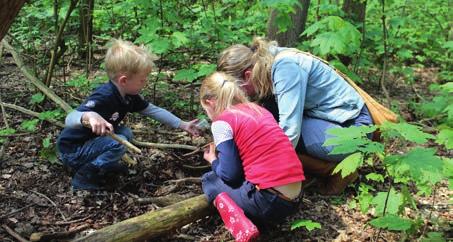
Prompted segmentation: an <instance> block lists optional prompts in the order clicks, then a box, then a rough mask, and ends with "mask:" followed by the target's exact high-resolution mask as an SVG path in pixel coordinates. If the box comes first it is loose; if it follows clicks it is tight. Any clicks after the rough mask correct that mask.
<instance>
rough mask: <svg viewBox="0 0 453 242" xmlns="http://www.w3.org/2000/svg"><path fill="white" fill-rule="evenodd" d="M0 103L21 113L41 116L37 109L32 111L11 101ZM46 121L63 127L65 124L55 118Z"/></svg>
mask: <svg viewBox="0 0 453 242" xmlns="http://www.w3.org/2000/svg"><path fill="white" fill-rule="evenodd" d="M0 105H2V107H3V106H5V107H7V108H10V109H14V110H17V111H19V112H21V113H25V114H28V115H30V116H33V117H36V118H39V116H40V113H38V112H35V111H31V110H29V109H26V108H24V107H21V106H17V105H14V104H11V103H4V102H1V101H0ZM46 121H48V122H50V123H53V124H55V125H57V126H59V127H61V128H63V127H64V124H63V123H61V122H59V121H56V120H53V119H46Z"/></svg>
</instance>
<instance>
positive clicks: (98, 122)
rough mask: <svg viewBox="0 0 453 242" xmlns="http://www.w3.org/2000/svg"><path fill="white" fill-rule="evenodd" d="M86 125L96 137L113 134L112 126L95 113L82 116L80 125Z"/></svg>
mask: <svg viewBox="0 0 453 242" xmlns="http://www.w3.org/2000/svg"><path fill="white" fill-rule="evenodd" d="M85 122H86V123H88V124H89V125H90V127H91V131H92V132H93V133H95V134H97V135H106V134H110V133H112V132H113V126H112V124H110V123H109V122H107V121H106V120H105V119H104V118H102V117H101V115H99V114H98V113H96V112H86V113H84V114H83V115H82V123H85Z"/></svg>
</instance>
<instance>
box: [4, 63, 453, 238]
mask: <svg viewBox="0 0 453 242" xmlns="http://www.w3.org/2000/svg"><path fill="white" fill-rule="evenodd" d="M435 72H436V70H432V69H424V70H420V71H419V72H417V78H419V79H421V81H418V82H417V83H424V85H428V84H429V83H432V82H435V81H436V80H435ZM75 73H76V72H74V73H72V75H75ZM388 85H389V89H390V91H391V95H392V98H393V101H394V103H396V104H397V106H399V109H400V110H401V113H402V116H403V117H404V118H405V119H406V120H408V121H414V120H413V118H414V114H412V113H411V111H410V109H409V105H408V104H409V101H410V100H417V95H418V94H420V95H425V94H426V93H418V94H417V95H416V94H415V93H414V91H420V92H421V91H423V90H427V87H426V86H414V87H413V88H411V86H410V85H408V84H405V83H404V82H403V81H402V80H401V79H400V80H398V79H395V80H392V81H390V80H389V81H388ZM30 88H33V87H32V85H31V84H29V83H28V82H27V81H26V79H25V77H24V76H23V75H22V73H21V72H20V71H19V69H18V68H17V67H16V66H15V65H14V63H13V62H12V60H11V58H7V59H6V60H5V59H3V61H2V62H1V63H0V90H1V92H0V94H1V96H0V97H1V99H2V101H3V102H5V103H13V104H16V105H19V106H23V107H26V108H29V109H33V110H35V111H37V112H41V111H47V110H46V109H53V107H54V104H52V103H50V101H46V102H45V104H44V105H41V106H37V105H30V104H29V101H30V98H31V95H33V94H35V92H34V91H30V90H31V89H30ZM53 89H54V90H55V91H56V93H57V94H58V95H60V97H62V98H63V99H64V100H66V101H68V102H69V101H71V102H70V103H80V100H81V99H83V98H84V97H82V96H78V93H77V90H75V89H74V90H72V89H71V88H67V87H64V86H63V85H62V83H59V82H58V81H55V84H54V87H53ZM365 89H366V90H368V91H370V93H372V94H374V95H375V96H379V94H378V93H379V88H378V87H377V85H376V86H372V85H367V86H365ZM169 90H172V92H176V93H177V95H178V96H179V97H180V98H182V99H184V100H189V99H190V97H189V93H190V92H188V91H187V90H186V89H184V88H183V87H178V86H174V87H172V88H169V89H168V90H167V92H169ZM191 91H192V90H191ZM194 91H195V90H194ZM164 95H166V93H160V94H159V97H161V96H164ZM157 100H160V99H159V98H157ZM195 100H197V98H195ZM156 104H157V105H162V103H156ZM162 106H163V107H165V108H169V107H171V106H170V105H165V104H164V105H162ZM169 109H170V110H171V111H175V112H176V114H177V115H180V116H182V117H183V118H186V119H189V118H191V117H189V116H190V115H188V114H184V113H178V112H177V110H173V108H169ZM5 111H6V116H5V117H3V115H4V114H3V113H2V114H1V117H2V118H0V127H1V128H4V127H5V126H6V123H5V121H4V119H6V120H7V122H8V125H9V126H10V127H13V128H16V129H19V128H18V127H19V126H20V124H21V122H22V121H24V120H29V119H30V118H31V117H30V116H28V115H26V114H24V113H21V112H18V111H15V110H12V109H5ZM127 124H128V125H129V126H131V127H132V128H133V130H139V132H136V133H135V135H136V139H138V140H142V141H147V142H156V143H171V144H189V145H203V144H204V143H206V142H207V137H201V138H197V139H194V138H191V137H190V136H189V135H187V134H186V133H185V132H180V130H173V129H170V128H168V127H164V126H161V125H157V124H155V123H153V124H151V123H150V122H148V121H146V120H144V119H140V118H139V117H137V116H132V117H130V118H129V119H128V123H127ZM60 130H61V128H59V127H58V126H56V125H53V124H51V123H48V122H42V123H40V124H39V125H38V130H37V131H36V132H34V133H25V132H18V133H16V134H15V135H12V136H10V137H9V138H8V142H7V143H6V145H5V146H4V154H3V158H0V173H1V175H0V220H1V221H0V223H1V225H6V226H8V227H9V228H11V229H12V230H14V231H15V232H16V233H18V234H19V235H21V236H22V237H24V238H26V239H28V238H29V237H30V235H31V234H32V233H34V232H63V231H74V230H82V232H80V233H74V236H76V237H77V236H81V235H83V234H86V233H89V232H90V231H93V230H96V229H100V228H103V227H105V226H108V225H111V224H114V223H117V222H119V221H122V220H125V219H127V218H131V217H134V216H138V215H141V214H143V213H145V212H148V211H152V210H156V209H158V208H159V207H158V206H157V205H156V204H143V203H139V202H138V199H139V198H147V197H156V196H163V195H166V194H170V193H178V194H188V193H195V194H201V193H202V191H201V187H200V184H199V183H197V182H186V183H182V185H179V186H174V185H172V183H171V182H168V181H172V180H177V179H182V178H186V177H200V176H201V175H202V174H203V173H204V172H206V171H207V170H208V169H209V168H204V169H203V168H202V169H193V168H191V167H189V166H187V165H190V166H195V167H200V166H206V163H205V162H204V161H203V158H202V154H201V153H198V154H195V155H192V156H188V157H184V156H183V155H184V154H185V153H188V152H190V151H187V150H181V149H154V148H142V151H143V153H142V154H140V155H135V154H134V155H133V157H134V158H135V160H137V161H138V165H137V166H135V167H133V168H131V169H130V172H129V175H128V176H126V177H123V178H122V179H121V181H120V184H119V185H118V186H117V188H116V189H115V190H114V191H104V192H93V193H89V192H73V191H72V189H71V186H70V180H71V177H70V174H69V172H68V171H66V170H65V169H64V168H63V167H62V166H61V165H60V164H59V163H58V162H51V161H49V160H48V159H43V158H41V157H40V154H39V153H40V150H41V149H42V141H43V140H44V139H45V138H46V137H48V136H49V135H50V137H52V140H53V142H55V139H56V137H57V136H58V133H59V132H60ZM433 145H434V144H433ZM395 152H397V150H396V151H395ZM0 153H1V152H0ZM439 155H444V156H450V157H451V155H452V153H451V151H445V150H444V151H443V152H442V154H439ZM359 179H360V180H362V181H365V178H364V177H360V178H359ZM355 184H358V181H357V182H356V183H355ZM356 192H357V187H354V186H350V187H349V188H348V189H347V190H346V191H345V192H344V194H342V195H341V196H333V197H332V196H331V197H329V196H321V195H318V194H316V193H313V192H306V193H305V194H304V197H303V202H302V204H301V205H300V208H299V210H298V212H297V213H296V214H294V215H293V216H291V217H289V218H288V219H287V220H286V222H284V223H282V224H280V225H278V226H276V227H274V228H271V229H269V230H268V231H261V232H262V236H261V238H260V241H285V242H290V241H372V240H373V241H376V238H377V236H378V234H379V238H378V239H377V241H395V240H400V239H404V236H403V235H402V234H398V233H391V232H387V231H380V232H379V231H378V230H377V229H374V228H373V227H371V226H369V225H368V224H367V222H368V221H370V220H371V219H372V212H373V211H372V210H370V211H368V212H367V213H365V214H363V213H361V212H360V209H359V208H358V207H354V206H350V204H352V203H351V201H353V198H354V195H355V194H356ZM450 196H451V192H450V191H448V187H447V183H446V182H444V183H442V184H441V185H440V186H439V187H438V188H437V190H436V194H435V198H434V197H433V196H430V197H419V198H418V199H417V201H416V203H417V204H416V205H417V208H418V209H419V210H420V211H422V214H424V216H425V217H428V216H431V221H437V222H436V223H432V222H428V223H427V230H426V231H441V232H443V233H444V235H445V236H447V238H452V237H453V234H452V231H451V228H448V221H452V220H453V214H452V212H451V211H452V209H451V205H449V197H450ZM433 199H435V200H434V202H433ZM17 210H19V211H17ZM405 212H406V213H407V214H410V213H411V212H413V211H410V210H408V211H405ZM297 219H311V220H313V221H316V222H319V223H320V224H321V226H322V227H321V229H315V230H313V231H311V232H310V231H308V230H306V229H301V228H299V229H296V230H293V231H291V230H290V226H291V222H293V221H295V220H297ZM70 238H71V237H68V238H67V239H70ZM72 238H74V237H72ZM232 239H233V238H232V236H231V235H230V234H229V233H228V231H227V230H226V229H225V228H224V227H223V223H222V221H221V219H220V218H219V216H218V215H217V214H213V215H210V216H207V217H206V218H203V219H200V220H198V221H196V222H193V223H191V224H188V225H186V226H184V227H182V228H180V229H178V230H177V231H176V232H175V233H173V234H171V235H166V236H163V237H160V238H159V239H153V241H230V240H232ZM59 240H65V239H59ZM0 241H15V239H14V238H13V237H12V236H11V234H10V233H8V232H7V231H6V230H5V227H1V228H0Z"/></svg>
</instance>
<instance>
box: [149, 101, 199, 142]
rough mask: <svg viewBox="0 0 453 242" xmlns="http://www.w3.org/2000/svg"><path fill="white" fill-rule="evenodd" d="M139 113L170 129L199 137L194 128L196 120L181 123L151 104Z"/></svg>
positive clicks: (174, 116)
mask: <svg viewBox="0 0 453 242" xmlns="http://www.w3.org/2000/svg"><path fill="white" fill-rule="evenodd" d="M140 113H141V114H143V115H145V116H148V117H151V118H153V119H155V120H157V121H159V122H161V123H163V124H166V125H168V126H170V127H172V128H180V129H183V130H185V131H187V132H189V133H191V134H192V135H199V130H198V128H197V127H196V126H195V123H196V122H197V120H192V121H190V122H186V121H183V120H181V119H180V118H178V117H177V116H176V115H174V114H172V113H171V112H169V111H168V110H166V109H163V108H160V107H157V106H155V105H153V104H151V103H150V104H149V105H148V106H147V107H146V108H145V109H143V110H142V111H140Z"/></svg>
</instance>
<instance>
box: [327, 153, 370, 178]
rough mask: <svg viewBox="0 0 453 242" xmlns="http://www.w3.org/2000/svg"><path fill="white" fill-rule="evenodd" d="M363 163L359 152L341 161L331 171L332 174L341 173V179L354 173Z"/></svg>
mask: <svg viewBox="0 0 453 242" xmlns="http://www.w3.org/2000/svg"><path fill="white" fill-rule="evenodd" d="M362 163H363V155H362V153H360V152H357V153H354V154H351V155H349V156H348V157H346V158H345V159H344V160H342V161H341V162H340V163H339V164H338V165H337V166H336V167H335V169H334V170H333V172H332V174H336V173H338V172H340V171H341V177H346V176H348V175H349V174H352V173H353V172H355V171H356V170H357V169H358V168H359V167H360V166H361V165H362Z"/></svg>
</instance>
